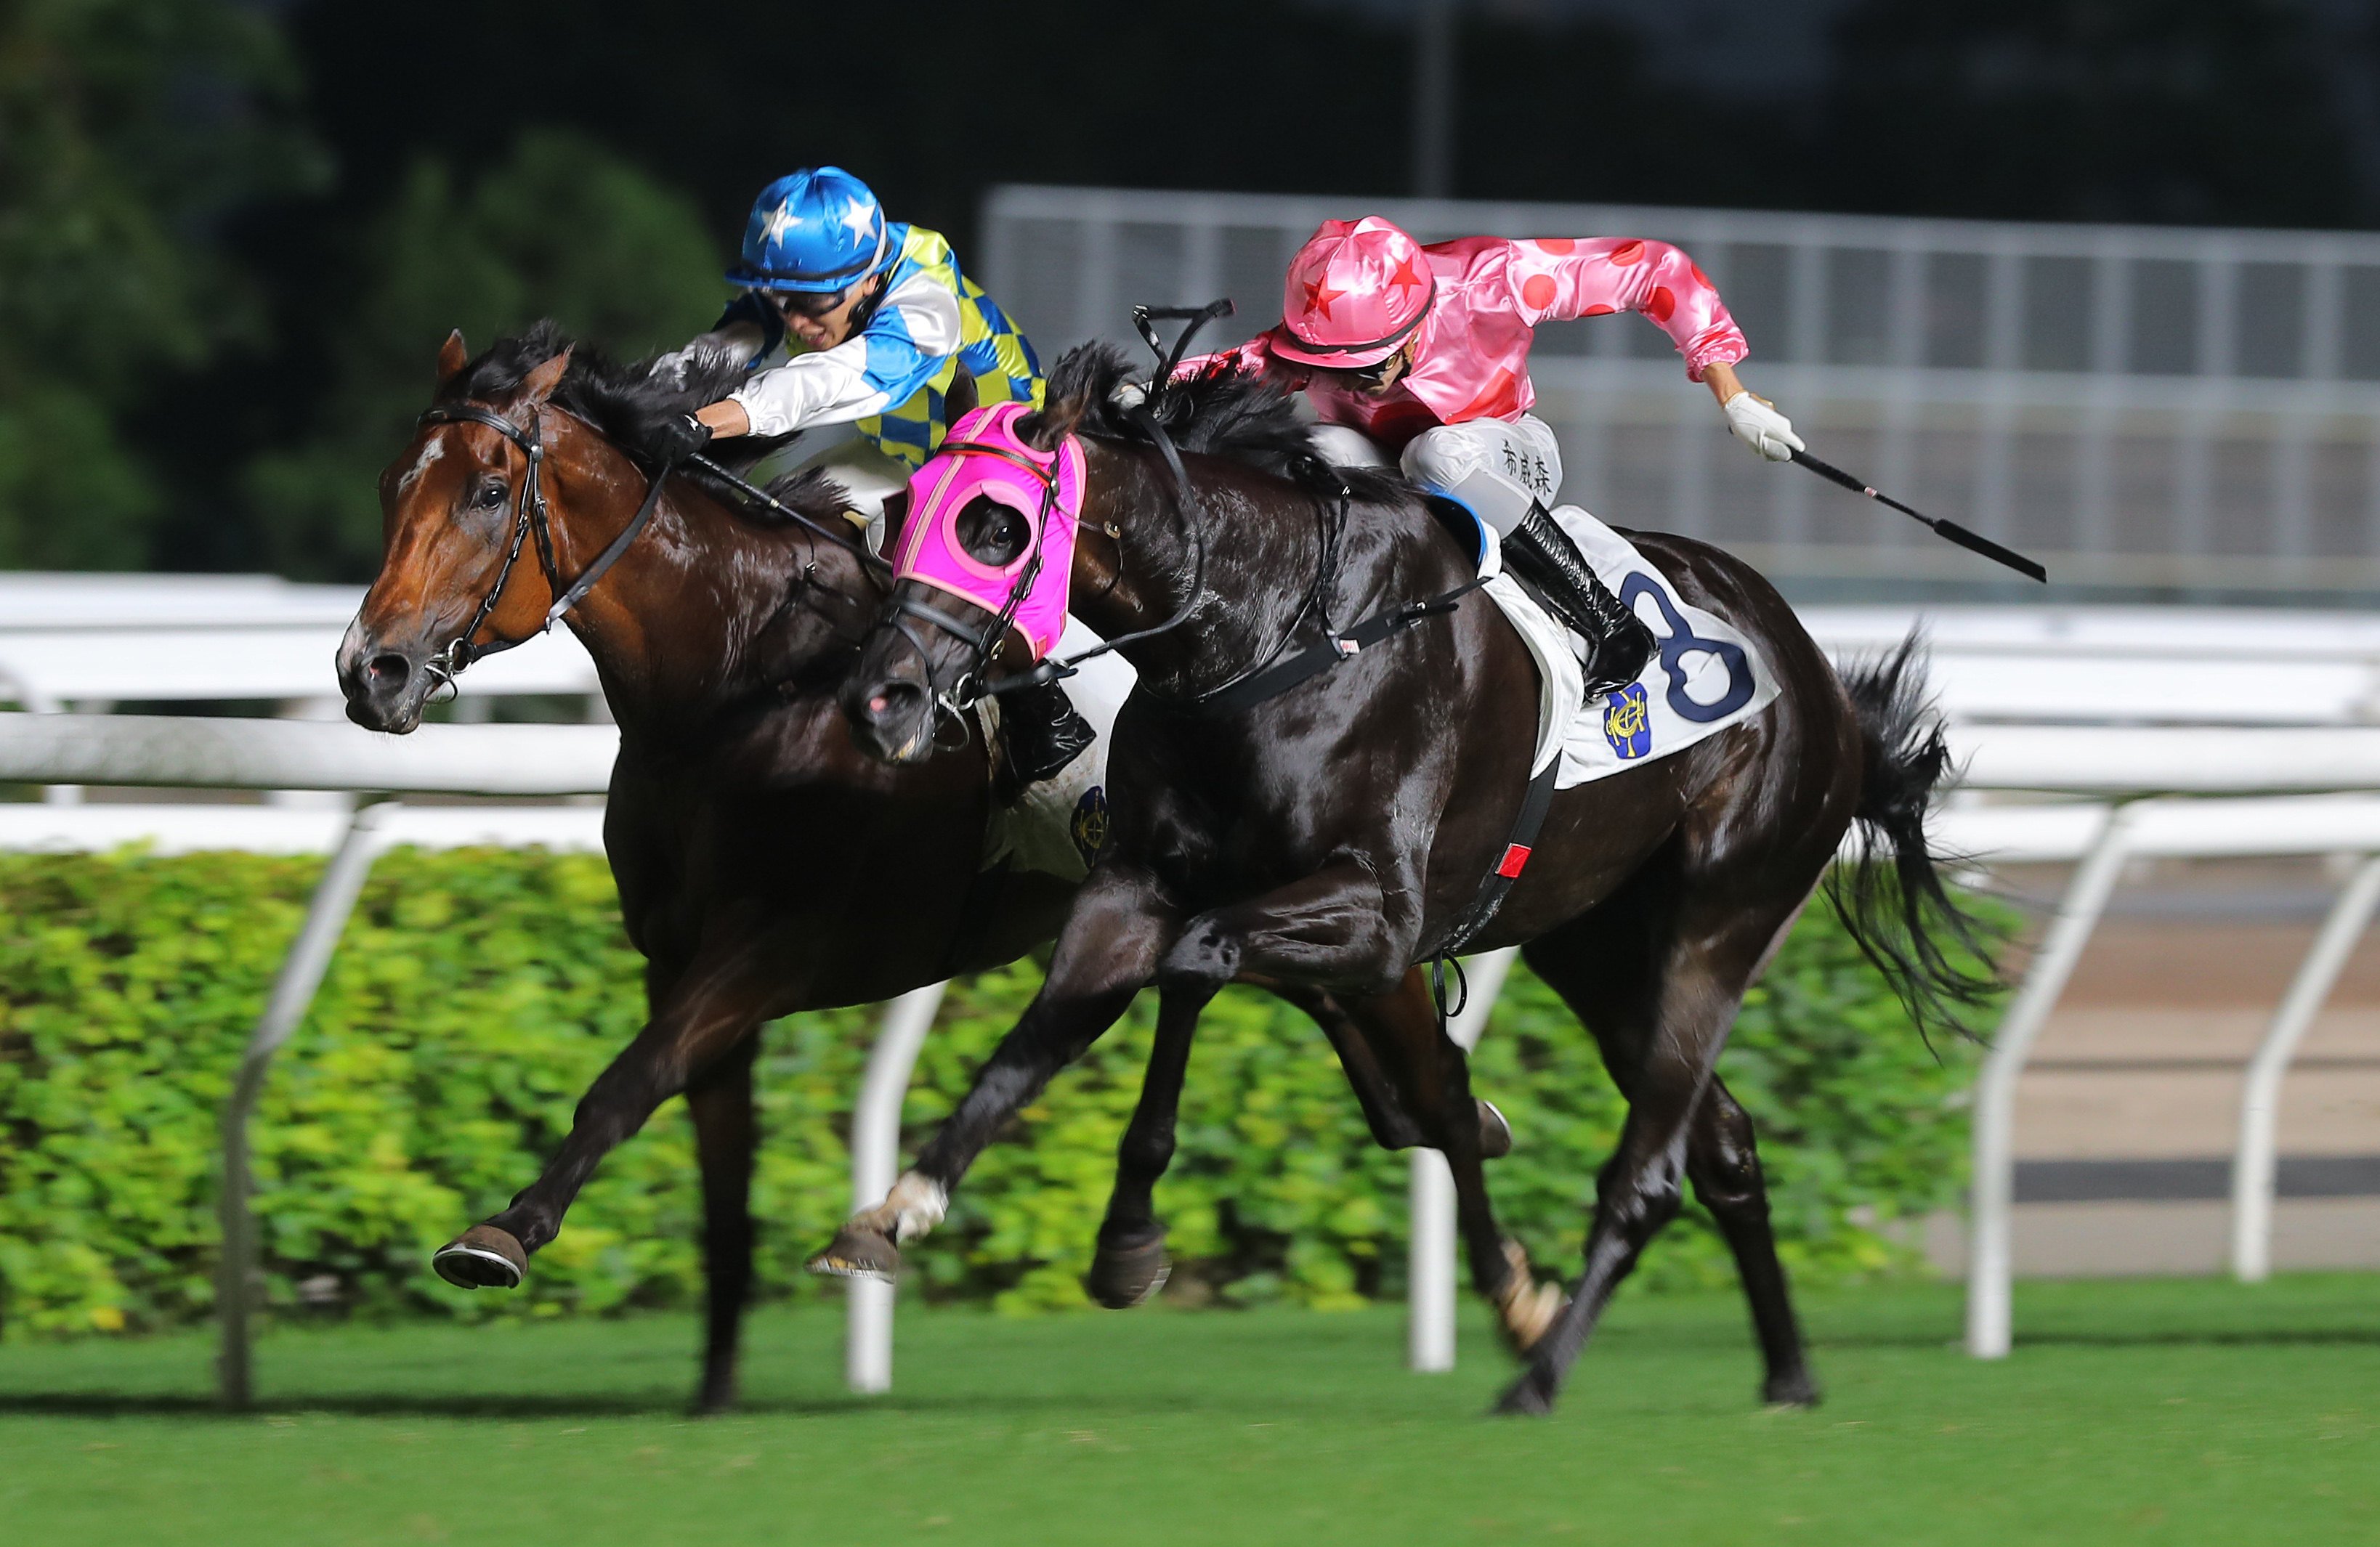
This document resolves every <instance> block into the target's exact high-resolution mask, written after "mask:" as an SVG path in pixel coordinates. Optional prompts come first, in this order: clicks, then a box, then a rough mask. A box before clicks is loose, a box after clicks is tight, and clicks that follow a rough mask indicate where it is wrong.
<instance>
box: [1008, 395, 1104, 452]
mask: <svg viewBox="0 0 2380 1547" xmlns="http://www.w3.org/2000/svg"><path fill="white" fill-rule="evenodd" d="M1090 411H1091V394H1090V393H1078V394H1077V395H1075V396H1074V397H1053V398H1051V399H1050V400H1049V401H1048V402H1046V403H1044V404H1042V405H1041V411H1040V412H1039V413H1038V414H1033V415H1029V416H1027V417H1025V418H1023V419H1020V420H1018V421H1017V425H1016V429H1017V434H1018V435H1019V436H1020V437H1021V438H1022V439H1023V440H1024V441H1025V443H1026V445H1028V446H1031V447H1032V448H1033V449H1034V450H1035V451H1037V452H1053V451H1056V450H1057V449H1058V448H1059V447H1060V446H1061V445H1062V444H1064V443H1065V440H1066V437H1067V436H1069V435H1072V434H1073V433H1075V427H1076V426H1078V425H1080V424H1081V423H1082V422H1083V416H1084V415H1086V414H1087V413H1089V412H1090Z"/></svg>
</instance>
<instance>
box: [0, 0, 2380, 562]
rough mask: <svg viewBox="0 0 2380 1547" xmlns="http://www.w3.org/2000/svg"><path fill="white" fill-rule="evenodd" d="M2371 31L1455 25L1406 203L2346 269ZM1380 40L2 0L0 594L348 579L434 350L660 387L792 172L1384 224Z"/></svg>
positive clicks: (2359, 14) (2079, 5)
mask: <svg viewBox="0 0 2380 1547" xmlns="http://www.w3.org/2000/svg"><path fill="white" fill-rule="evenodd" d="M2375 16H2380V7H2374V6H2371V5H2369V4H2365V3H2357V0H1970V3H1967V4H1962V5H1958V6H1943V5H1933V4H1925V3H1921V0H1768V3H1767V4H1764V5H1761V6H1744V5H1741V4H1732V3H1727V0H1568V3H1563V0H1537V3H1535V4H1530V3H1517V0H1516V3H1504V4H1497V3H1493V0H1473V3H1472V4H1469V5H1467V6H1463V9H1462V12H1461V15H1460V18H1459V20H1458V22H1457V23H1456V25H1455V27H1454V29H1453V34H1452V35H1453V39H1454V54H1453V59H1454V75H1453V79H1454V82H1455V88H1456V91H1455V98H1454V104H1455V105H1454V114H1453V116H1454V124H1453V133H1452V136H1451V145H1452V160H1451V178H1450V182H1451V191H1452V192H1453V193H1454V194H1455V195H1456V196H1458V197H1495V198H1510V199H1548V200H1615V201H1635V202H1645V203H1666V204H1690V205H1739V206H1753V207H1767V208H1784V209H1810V210H1825V211H1843V212H1883V213H1926V214H1941V215H1972V216H1984V217H2008V218H2023V219H2049V220H2058V219H2075V220H2101V221H2105V220H2114V221H2142V222H2156V223H2185V224H2245V225H2278V226H2318V227H2365V226H2372V225H2374V224H2380V19H2375ZM1417 35H1419V32H1418V30H1417V27H1416V11H1415V0H1302V3H1285V0H1206V3H1205V4H1202V5H1200V6H1197V7H1196V8H1195V10H1185V9H1183V8H1180V7H1160V6H1115V5H1100V4H1091V3H1088V0H1011V3H1008V4H1003V5H999V6H984V5H980V4H974V5H961V4H955V3H942V0H880V3H878V4H876V5H872V6H847V5H836V6H815V5H806V4H775V5H772V4H766V3H756V0H747V3H744V4H739V5H734V6H728V5H721V4H716V3H713V0H679V3H676V4H669V5H662V4H651V3H637V0H573V3H571V4H562V3H560V0H473V3H471V4H455V3H452V0H412V3H409V4H406V5H402V6H398V5H391V4H385V3H383V0H305V3H296V4H289V3H265V0H9V3H8V4H6V6H5V7H0V567H18V568H161V569H184V570H213V569H269V570H275V571H278V572H280V573H283V574H289V575H294V576H305V577H335V578H346V579H355V578H361V577H364V576H366V575H368V574H369V573H370V568H371V566H372V562H373V561H374V559H375V557H376V554H377V551H378V519H377V514H376V511H377V502H376V497H375V494H374V489H373V479H374V477H375V475H376V473H377V471H378V469H379V467H380V465H382V464H383V462H384V461H386V459H387V458H388V457H389V456H390V455H391V454H392V453H393V452H394V450H395V446H396V445H397V444H398V443H399V442H400V441H401V438H402V434H403V429H404V426H405V424H406V422H407V419H408V418H409V417H410V416H411V415H412V414H413V413H414V412H415V411H416V410H418V409H419V406H420V405H422V403H423V402H424V401H426V397H427V393H428V390H429V386H430V380H431V360H432V358H433V357H434V356H435V353H436V350H437V347H438V344H439V343H440V341H441V340H442V339H443V337H444V334H445V332H446V330H447V329H448V328H450V327H455V326H460V327H462V328H463V329H464V330H465V332H466V333H467V335H468V337H469V339H470V341H471V342H472V344H473V345H474V347H478V346H480V345H482V344H485V343H487V342H488V341H489V340H490V338H491V337H492V336H493V334H494V333H495V332H498V331H501V330H506V329H510V328H512V327H515V326H516V325H518V324H519V323H522V322H524V321H527V320H530V319H532V318H534V317H536V316H539V315H545V314H550V315H553V316H555V317H557V318H559V319H561V320H563V321H564V323H565V325H566V326H567V327H569V328H570V329H571V330H572V331H573V332H577V333H579V334H581V335H583V336H586V337H589V338H592V339H596V340H600V341H601V342H602V343H604V344H606V345H607V346H609V347H610V348H611V349H612V350H613V352H614V353H616V354H621V355H635V354H638V353H642V352H645V351H648V350H650V349H652V348H654V347H657V346H660V345H663V344H674V343H675V342H678V341H680V340H682V339H683V338H684V337H685V336H686V334H688V333H690V332H694V331H696V330H698V329H699V328H701V327H703V326H704V325H706V324H707V323H708V322H709V321H710V318H711V317H712V315H713V314H714V313H715V310H716V308H717V307H718V305H719V304H720V302H721V301H722V300H723V299H724V298H725V295H726V292H725V288H724V286H723V285H722V284H721V283H720V280H719V277H718V275H719V271H720V269H721V267H722V263H723V260H724V259H725V258H726V257H727V256H728V254H729V252H730V250H731V248H732V246H733V244H734V242H735V238H736V237H737V236H738V235H739V234H740V231H741V226H742V220H743V216H744V212H745V211H746V209H747V206H748V204H749V201H750V199H751V197H752V195H753V194H754V193H755V192H756V191H757V190H758V189H759V187H760V186H761V185H762V184H764V183H765V182H767V181H768V180H769V179H770V178H771V177H773V176H776V175H779V174H781V173H783V172H785V171H788V170H790V169H792V168H794V167H795V166H801V165H807V164H816V163H823V162H834V163H841V164H843V165H844V166H847V167H849V168H851V169H852V170H853V171H855V172H857V173H859V174H860V175H862V176H864V177H866V178H867V179H868V181H869V182H871V183H872V184H873V185H874V186H875V187H877V189H878V190H879V191H880V193H881V194H882V195H883V197H884V199H885V200H886V202H887V203H888V204H889V205H890V206H891V209H892V213H893V216H894V218H896V219H904V220H909V221H913V222H917V223H920V224H929V225H932V226H935V227H937V228H939V229H941V230H942V231H945V232H947V233H948V234H950V236H952V237H953V239H954V240H955V241H956V243H957V244H958V247H959V250H960V254H961V257H962V260H963V261H964V260H965V259H966V256H967V253H968V248H969V241H970V238H971V236H972V235H973V225H974V223H975V212H976V210H977V201H978V199H979V198H980V196H981V194H982V192H983V190H984V189H985V188H986V187H990V185H992V184H994V183H998V182H1003V181H1030V182H1061V183H1084V184H1109V185H1120V186H1130V187H1185V188H1188V187H1201V188H1233V189H1249V190H1275V191H1298V192H1322V193H1335V194H1346V195H1350V196H1354V197H1359V198H1360V197H1362V196H1366V195H1387V194H1400V193H1404V192H1408V191H1411V189H1412V187H1413V184H1414V179H1415V151H1414V139H1413V129H1412V119H1413V109H1412V105H1411V104H1412V103H1413V101H1414V96H1415V91H1414V83H1415V78H1416V73H1415V72H1416V48H1415V39H1416V36H1417ZM1038 342H1039V343H1040V344H1042V346H1043V349H1044V353H1045V355H1047V354H1054V353H1055V352H1056V350H1057V349H1058V348H1060V347H1062V345H1063V344H1066V343H1067V342H1069V341H1067V340H1063V339H1050V340H1040V341H1038Z"/></svg>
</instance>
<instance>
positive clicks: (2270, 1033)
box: [2231, 857, 2380, 1284]
mask: <svg viewBox="0 0 2380 1547" xmlns="http://www.w3.org/2000/svg"><path fill="white" fill-rule="evenodd" d="M2374 908H2380V857H2373V858H2367V859H2365V860H2364V862H2363V864H2362V865H2361V866H2360V867H2359V868H2358V869H2357V870H2356V872H2355V875H2354V876H2353V877H2352V878H2351V879H2350V880H2349V882H2348V883H2347V887H2346V889H2345V890H2343V891H2341V892H2340V893H2339V894H2338V901H2337V902H2335V903H2333V904H2332V905H2331V910H2330V916H2329V917H2328V918H2326V919H2325V920H2324V921H2323V925H2322V933H2321V934H2319V935H2317V936H2315V937H2314V942H2313V949H2312V950H2309V951H2308V952H2306V959H2305V961H2304V962H2303V963H2302V964H2301V965H2300V966H2299V968H2298V974H2297V976H2296V977H2295V978H2294V979H2293V980H2291V982H2290V984H2289V993H2288V994H2287V995H2286V996H2285V997H2283V998H2282V1000H2281V1008H2280V1009H2278V1010H2277V1011H2275V1012H2274V1015H2273V1023H2272V1026H2271V1027H2270V1028H2269V1029H2268V1030H2267V1031H2266V1032H2265V1040H2264V1042H2263V1043H2262V1044H2261V1045H2258V1047H2257V1048H2256V1056H2255V1057H2254V1058H2252V1059H2250V1060H2249V1063H2248V1077H2247V1079H2246V1081H2245V1082H2243V1083H2242V1085H2241V1087H2240V1150H2239V1154H2237V1155H2236V1156H2234V1157H2233V1159H2232V1162H2231V1274H2232V1276H2233V1277H2235V1278H2237V1279H2239V1280H2240V1283H2242V1284H2261V1283H2263V1282H2264V1281H2265V1279H2266V1278H2268V1277H2270V1276H2272V1272H2273V1171H2274V1149H2275V1134H2276V1131H2277V1128H2278V1125H2279V1121H2280V1103H2281V1082H2282V1081H2283V1080H2284V1079H2285V1078H2287V1077H2288V1075H2289V1060H2290V1059H2291V1058H2294V1057H2296V1056H2297V1050H2298V1044H2299V1043H2300V1042H2301V1041H2302V1040H2304V1038H2305V1034H2306V1032H2307V1030H2308V1029H2309V1028H2311V1027H2312V1026H2313V1018H2314V1016H2315V1015H2316V1014H2318V1013H2319V1012H2320V1011H2321V1009H2322V1007H2323V1002H2324V1001H2325V1000H2326V999H2328V998H2329V997H2330V991H2331V989H2332V987H2333V986H2334V985H2337V984H2338V974H2339V973H2341V972H2343V971H2344V970H2345V969H2346V967H2347V959H2348V958H2349V957H2350V956H2352V955H2353V954H2354V953H2355V942H2356V941H2357V940H2358V939H2360V938H2362V935H2363V929H2364V926H2365V925H2369V924H2370V923H2371V922H2372V913H2373V910H2374Z"/></svg>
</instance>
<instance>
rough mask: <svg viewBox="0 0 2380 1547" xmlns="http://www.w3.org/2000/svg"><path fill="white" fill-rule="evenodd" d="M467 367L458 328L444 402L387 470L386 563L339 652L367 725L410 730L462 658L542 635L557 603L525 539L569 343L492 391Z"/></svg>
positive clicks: (443, 385) (448, 347)
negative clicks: (469, 413) (477, 390)
mask: <svg viewBox="0 0 2380 1547" xmlns="http://www.w3.org/2000/svg"><path fill="white" fill-rule="evenodd" d="M469 367H470V360H469V357H468V351H467V350H466V349H465V347H464V344H463V335H462V333H461V332H455V333H451V334H449V335H448V336H447V339H446V344H445V346H444V347H443V349H441V350H440V351H439V355H438V393H437V398H436V401H435V403H434V404H433V405H432V407H431V411H430V412H429V413H427V414H425V415H424V416H423V417H422V418H421V420H420V421H419V423H418V424H417V426H416V427H415V429H414V434H413V439H412V441H411V442H410V443H409V444H407V447H406V449H405V451H404V452H403V453H400V454H399V455H398V457H397V458H396V460H395V461H394V462H392V463H390V464H389V465H388V466H387V467H386V469H384V470H383V472H382V474H381V477H380V502H381V536H382V545H383V546H382V557H381V567H380V574H379V575H378V576H376V577H375V578H374V579H373V581H372V585H371V589H370V591H368V592H367V593H366V594H365V596H364V603H363V607H362V609H361V610H358V612H357V614H356V619H355V622H352V623H350V624H349V625H348V626H347V633H346V638H345V639H343V640H342V641H341V642H340V645H339V655H338V671H339V686H340V689H341V691H342V692H343V693H345V694H346V700H347V718H348V719H352V720H354V721H355V722H356V723H357V724H358V725H361V726H364V727H366V728H367V729H369V730H373V731H396V732H399V733H402V732H405V731H411V730H412V729H413V728H414V727H415V726H417V725H419V723H420V722H421V711H422V708H423V707H424V706H425V705H426V704H427V703H428V701H429V698H430V695H431V693H432V692H433V691H435V690H436V689H437V688H438V687H439V686H441V685H442V684H443V683H446V682H448V681H451V680H452V678H453V676H454V673H455V671H457V670H459V669H460V667H459V663H460V662H462V661H465V660H468V659H469V657H470V655H471V654H472V653H473V652H474V651H475V650H480V649H484V648H485V647H488V646H490V645H492V644H493V643H495V642H498V641H516V640H520V639H525V638H527V637H528V636H529V635H533V634H535V633H536V632H537V631H538V629H539V628H540V625H541V624H542V622H543V618H544V613H545V610H546V608H547V607H548V606H549V605H550V604H551V603H552V601H553V588H552V586H551V585H550V584H549V581H548V578H547V568H548V561H547V555H545V554H544V553H543V552H542V551H540V552H536V553H528V554H525V552H524V550H525V548H527V547H528V543H529V541H530V539H531V537H532V534H531V531H530V528H531V526H533V525H535V524H536V521H537V519H538V514H537V513H539V511H540V502H542V501H543V500H544V499H545V498H546V497H547V494H548V492H549V489H548V487H545V486H541V485H540V481H539V480H540V479H541V478H544V479H550V478H551V477H553V472H552V471H551V470H550V469H549V468H547V467H545V466H544V465H543V464H544V463H545V461H546V458H547V455H548V453H550V452H551V451H552V450H553V446H552V445H550V444H549V436H548V433H547V429H546V426H545V424H544V422H543V421H544V420H545V419H546V418H547V417H548V415H547V413H546V408H547V403H548V400H549V399H551V398H552V396H553V390H554V388H555V387H556V386H557V385H559V384H560V383H561V381H562V378H563V374H564V372H565V371H566V370H568V369H569V368H570V351H569V350H568V349H566V348H565V349H563V350H561V351H560V352H558V353H555V354H553V355H552V356H550V357H544V358H542V359H540V360H537V361H535V362H533V363H529V364H528V368H527V369H525V370H521V371H519V372H518V374H517V375H516V377H515V379H514V380H513V381H511V382H510V383H509V384H508V386H507V387H506V388H505V390H503V391H501V392H495V393H490V394H489V395H488V396H486V397H485V398H484V399H476V400H475V399H467V398H465V397H464V396H463V393H462V389H464V388H467V387H468V386H469V385H470V382H469V381H468V380H467V379H466V372H467V370H468V369H469ZM480 374H485V373H484V372H482V373H480ZM450 410H453V411H459V410H475V411H476V413H477V416H479V417H463V416H462V414H461V413H460V412H452V413H450V412H448V411H450ZM530 448H535V449H534V450H531V449H530ZM524 557H527V558H528V562H525V563H524V562H521V560H522V559H523V558H524Z"/></svg>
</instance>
